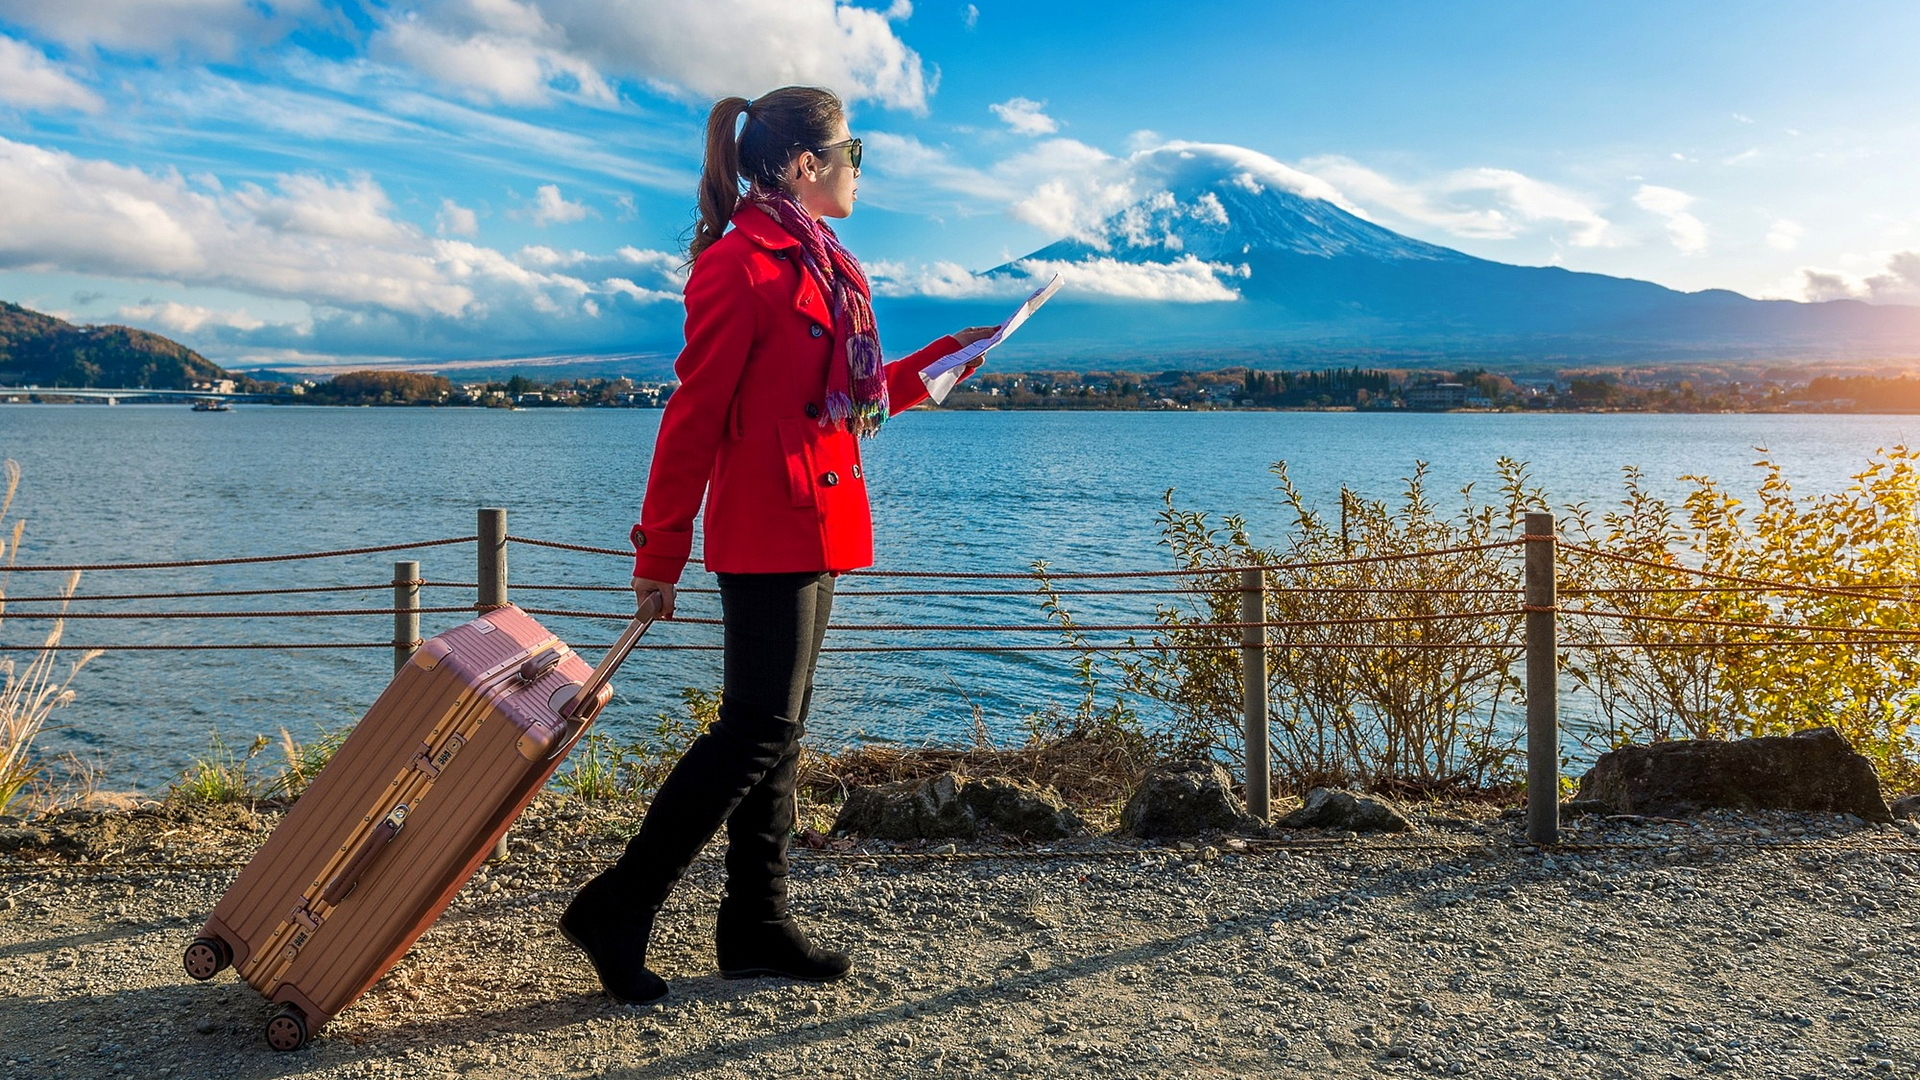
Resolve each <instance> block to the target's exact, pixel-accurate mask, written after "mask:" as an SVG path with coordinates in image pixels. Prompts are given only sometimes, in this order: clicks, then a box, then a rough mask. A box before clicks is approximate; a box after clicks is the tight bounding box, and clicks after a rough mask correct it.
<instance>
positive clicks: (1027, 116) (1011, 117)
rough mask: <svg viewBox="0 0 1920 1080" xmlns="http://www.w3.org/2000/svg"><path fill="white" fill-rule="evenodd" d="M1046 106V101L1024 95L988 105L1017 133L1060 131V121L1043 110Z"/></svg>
mask: <svg viewBox="0 0 1920 1080" xmlns="http://www.w3.org/2000/svg"><path fill="white" fill-rule="evenodd" d="M1046 107H1047V103H1046V102H1044V101H1034V100H1033V99H1031V98H1023V97H1016V98H1008V99H1007V100H1005V101H1002V102H1000V103H999V104H997V105H989V106H987V108H988V109H989V110H991V111H992V112H993V115H995V116H997V117H999V118H1000V120H1001V122H1003V123H1005V124H1006V125H1007V126H1008V127H1010V128H1012V129H1013V131H1014V134H1016V135H1051V134H1053V133H1054V132H1056V131H1059V130H1060V122H1059V121H1057V120H1055V119H1054V118H1053V117H1051V116H1048V115H1047V114H1046V113H1045V112H1042V111H1041V110H1043V109H1045V108H1046Z"/></svg>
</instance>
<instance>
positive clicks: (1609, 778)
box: [1579, 728, 1893, 821]
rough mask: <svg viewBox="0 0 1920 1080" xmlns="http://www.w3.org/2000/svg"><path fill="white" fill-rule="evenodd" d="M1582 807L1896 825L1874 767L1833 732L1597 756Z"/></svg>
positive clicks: (1583, 785) (1583, 786)
mask: <svg viewBox="0 0 1920 1080" xmlns="http://www.w3.org/2000/svg"><path fill="white" fill-rule="evenodd" d="M1579 797H1580V798H1582V799H1598V800H1600V801H1601V802H1604V803H1606V804H1607V805H1609V806H1611V807H1613V808H1614V809H1615V810H1617V811H1619V812H1620V813H1623V814H1656V815H1661V816H1667V817H1671V816H1675V815H1680V814H1689V813H1694V812H1697V811H1700V810H1705V809H1708V808H1709V807H1725V808H1728V809H1734V810H1762V809H1764V810H1814V811H1826V812H1828V813H1835V814H1856V815H1858V816H1860V817H1863V818H1866V819H1867V820H1868V821H1892V820H1893V815H1892V814H1891V813H1889V812H1888V810H1887V804H1886V801H1885V800H1884V799H1883V798H1882V797H1881V795H1880V777H1879V774H1877V773H1876V772H1874V769H1873V763H1872V762H1871V761H1868V760H1867V759H1866V758H1864V757H1861V756H1860V755H1859V754H1856V753H1854V752H1853V747H1851V746H1849V745H1848V744H1847V740H1846V739H1845V738H1844V737H1842V736H1841V734H1840V733H1839V732H1837V731H1835V730H1834V729H1832V728H1815V729H1813V730H1812V731H1802V732H1800V733H1799V734H1796V735H1784V736H1770V737H1767V738H1761V739H1743V740H1741V741H1738V742H1721V741H1718V740H1710V739H1687V740H1681V741H1677V742H1665V743H1655V744H1653V745H1652V746H1626V747H1622V748H1620V749H1618V750H1614V751H1611V752H1609V753H1606V754H1602V755H1600V760H1599V761H1597V762H1595V763H1594V766H1593V768H1592V769H1590V770H1588V772H1587V774H1586V775H1585V776H1583V777H1581V778H1580V794H1579Z"/></svg>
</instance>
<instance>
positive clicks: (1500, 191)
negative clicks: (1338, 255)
mask: <svg viewBox="0 0 1920 1080" xmlns="http://www.w3.org/2000/svg"><path fill="white" fill-rule="evenodd" d="M1301 167H1302V168H1304V169H1305V170H1306V171H1308V172H1309V173H1312V174H1313V175H1314V176H1315V177H1318V178H1319V179H1320V180H1322V181H1324V182H1325V183H1327V184H1330V185H1332V186H1334V187H1335V188H1338V189H1339V191H1340V192H1341V193H1342V195H1343V196H1344V198H1343V199H1341V200H1337V201H1342V202H1345V201H1351V202H1352V203H1356V204H1358V205H1360V206H1362V207H1364V208H1366V209H1367V210H1369V211H1373V212H1375V214H1377V215H1379V216H1382V217H1386V218H1388V219H1390V220H1391V219H1399V220H1400V221H1403V222H1408V223H1411V224H1414V225H1421V226H1427V227H1430V228H1437V229H1440V230H1442V231H1444V232H1447V233H1449V234H1451V235H1453V236H1460V237H1466V238H1470V239H1476V240H1510V239H1513V238H1515V237H1518V236H1522V235H1524V234H1526V233H1529V232H1532V231H1536V230H1538V229H1540V228H1542V227H1546V228H1552V227H1556V226H1559V227H1564V229H1565V230H1566V231H1565V237H1566V241H1567V243H1568V244H1570V245H1572V246H1573V247H1607V246H1612V245H1614V244H1617V243H1619V242H1621V241H1620V238H1619V236H1618V233H1617V230H1615V229H1614V227H1613V225H1612V223H1611V222H1609V221H1608V220H1607V219H1606V218H1605V217H1603V216H1601V214H1600V212H1599V210H1597V209H1595V208H1594V207H1593V206H1591V205H1589V204H1588V203H1587V201H1586V200H1583V199H1581V198H1580V197H1579V196H1578V195H1575V194H1574V193H1572V192H1570V191H1567V190H1565V189H1564V188H1560V187H1557V186H1555V185H1553V184H1549V183H1547V182H1545V181H1542V180H1535V179H1533V178H1532V177H1530V176H1527V175H1526V174H1524V173H1520V172H1516V171H1515V170H1512V169H1499V168H1475V169H1458V170H1454V171H1452V172H1448V173H1445V174H1443V175H1441V176H1438V177H1435V178H1432V179H1429V180H1425V181H1416V182H1403V181H1398V180H1393V179H1390V178H1388V177H1387V176H1385V175H1383V174H1381V173H1379V172H1377V171H1375V170H1373V169H1370V168H1368V167H1367V166H1365V165H1362V164H1360V163H1359V162H1357V161H1354V160H1353V159H1351V158H1346V157H1340V156H1337V155H1329V156H1323V157H1315V158H1308V159H1307V160H1306V161H1303V162H1301ZM1363 216H1373V215H1363Z"/></svg>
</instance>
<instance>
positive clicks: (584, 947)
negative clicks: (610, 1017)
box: [559, 922, 673, 1005]
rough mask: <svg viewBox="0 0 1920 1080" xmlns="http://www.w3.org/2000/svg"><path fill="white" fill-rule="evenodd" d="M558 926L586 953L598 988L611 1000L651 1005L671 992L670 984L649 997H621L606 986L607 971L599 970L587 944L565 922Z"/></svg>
mask: <svg viewBox="0 0 1920 1080" xmlns="http://www.w3.org/2000/svg"><path fill="white" fill-rule="evenodd" d="M559 927H560V936H561V937H563V938H566V939H567V941H568V942H569V943H570V944H572V945H573V947H574V948H576V949H579V950H580V951H581V952H583V953H586V954H587V962H588V963H590V964H592V965H593V975H594V978H596V979H599V980H600V989H601V990H603V991H605V992H606V995H607V996H608V997H610V998H612V999H613V1000H615V1001H617V1002H619V1003H620V1004H622V1005H652V1004H653V1003H654V1002H657V1001H663V1000H665V999H666V996H667V995H668V994H669V993H671V992H672V990H673V988H672V987H671V986H663V987H661V989H660V992H659V993H657V994H655V995H653V996H652V997H649V998H629V997H621V996H620V995H619V994H616V993H614V992H613V991H612V990H611V989H610V988H609V987H608V986H607V973H606V972H604V971H601V970H600V958H599V957H597V956H595V955H593V950H592V949H589V948H587V945H586V943H585V942H583V941H581V940H580V939H579V938H578V937H575V936H574V933H573V931H571V930H569V929H567V924H566V923H564V922H563V923H560V924H559Z"/></svg>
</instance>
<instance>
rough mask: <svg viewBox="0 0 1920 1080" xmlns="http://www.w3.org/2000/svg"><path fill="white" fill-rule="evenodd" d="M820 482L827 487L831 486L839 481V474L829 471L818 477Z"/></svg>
mask: <svg viewBox="0 0 1920 1080" xmlns="http://www.w3.org/2000/svg"><path fill="white" fill-rule="evenodd" d="M820 482H821V483H822V484H825V485H826V486H828V487H833V486H834V485H835V484H838V483H839V482H840V474H839V473H837V472H832V471H829V472H827V473H825V474H824V475H822V476H821V477H820Z"/></svg>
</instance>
